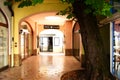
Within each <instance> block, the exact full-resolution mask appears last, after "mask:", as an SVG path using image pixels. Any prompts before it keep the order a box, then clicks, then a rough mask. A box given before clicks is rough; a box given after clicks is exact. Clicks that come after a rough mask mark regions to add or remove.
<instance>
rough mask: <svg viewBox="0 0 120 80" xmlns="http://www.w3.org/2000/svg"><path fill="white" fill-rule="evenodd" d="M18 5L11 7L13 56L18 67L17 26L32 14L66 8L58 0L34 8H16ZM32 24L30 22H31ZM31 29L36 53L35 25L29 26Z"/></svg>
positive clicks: (51, 0)
mask: <svg viewBox="0 0 120 80" xmlns="http://www.w3.org/2000/svg"><path fill="white" fill-rule="evenodd" d="M18 4H19V3H14V5H13V11H14V22H13V23H14V24H13V30H14V34H13V36H14V44H15V45H16V46H14V52H13V53H14V54H15V60H14V61H16V62H15V65H16V66H18V65H19V64H20V56H19V54H20V53H19V24H20V21H22V20H23V19H25V18H26V17H29V16H31V15H33V14H36V13H40V12H49V11H60V10H63V9H65V8H66V7H67V5H66V4H62V3H61V2H60V0H44V2H43V3H42V4H38V5H36V6H30V7H24V8H18ZM31 22H32V21H31ZM31 26H32V29H33V34H34V35H33V38H34V40H33V43H35V44H34V45H33V49H34V51H35V52H36V51H37V44H36V43H37V39H36V37H37V35H38V34H37V33H38V32H36V30H37V24H36V23H32V24H31Z"/></svg>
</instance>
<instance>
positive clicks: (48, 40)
mask: <svg viewBox="0 0 120 80" xmlns="http://www.w3.org/2000/svg"><path fill="white" fill-rule="evenodd" d="M40 44H41V45H40V51H41V52H53V37H40Z"/></svg>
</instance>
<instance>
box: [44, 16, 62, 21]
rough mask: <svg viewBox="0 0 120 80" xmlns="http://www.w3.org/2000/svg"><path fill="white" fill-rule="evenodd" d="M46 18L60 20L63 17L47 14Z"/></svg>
mask: <svg viewBox="0 0 120 80" xmlns="http://www.w3.org/2000/svg"><path fill="white" fill-rule="evenodd" d="M45 19H46V20H60V19H61V18H60V17H58V16H47V17H45Z"/></svg>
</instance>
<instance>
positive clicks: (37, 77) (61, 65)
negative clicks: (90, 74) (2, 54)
mask: <svg viewBox="0 0 120 80" xmlns="http://www.w3.org/2000/svg"><path fill="white" fill-rule="evenodd" d="M61 54H63V53H59V54H58V53H54V54H51V53H42V54H40V55H38V56H31V57H29V58H27V59H26V60H24V61H23V62H22V65H21V66H20V67H14V68H9V69H7V70H5V71H3V72H0V80H60V77H61V75H62V74H64V73H65V72H67V71H71V70H76V69H80V68H81V67H80V62H79V61H77V60H76V59H75V58H74V57H72V56H64V55H61Z"/></svg>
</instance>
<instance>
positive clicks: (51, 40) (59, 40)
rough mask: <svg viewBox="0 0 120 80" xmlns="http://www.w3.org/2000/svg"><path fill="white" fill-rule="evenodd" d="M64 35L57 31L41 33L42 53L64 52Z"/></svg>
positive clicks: (51, 30) (40, 45)
mask: <svg viewBox="0 0 120 80" xmlns="http://www.w3.org/2000/svg"><path fill="white" fill-rule="evenodd" d="M63 42H64V34H63V32H61V31H59V30H55V29H47V30H43V31H42V32H40V33H39V47H40V52H63V51H64V44H63Z"/></svg>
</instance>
